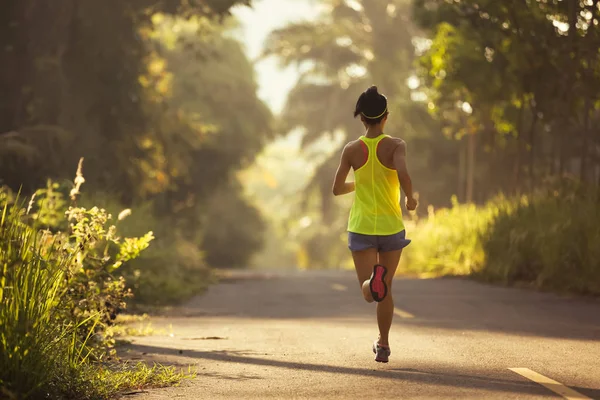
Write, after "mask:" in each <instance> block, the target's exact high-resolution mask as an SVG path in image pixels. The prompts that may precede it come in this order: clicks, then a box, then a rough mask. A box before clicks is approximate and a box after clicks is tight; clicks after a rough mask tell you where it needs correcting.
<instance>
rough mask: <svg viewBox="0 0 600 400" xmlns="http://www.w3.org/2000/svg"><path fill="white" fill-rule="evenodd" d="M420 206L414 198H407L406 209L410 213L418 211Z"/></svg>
mask: <svg viewBox="0 0 600 400" xmlns="http://www.w3.org/2000/svg"><path fill="white" fill-rule="evenodd" d="M418 205H419V202H418V201H417V200H416V199H415V198H414V197H407V198H406V209H407V210H408V211H415V210H416V209H417V206H418Z"/></svg>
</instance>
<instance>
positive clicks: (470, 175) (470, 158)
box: [466, 132, 475, 203]
mask: <svg viewBox="0 0 600 400" xmlns="http://www.w3.org/2000/svg"><path fill="white" fill-rule="evenodd" d="M467 136H468V144H467V193H466V201H467V203H472V202H473V187H474V184H475V132H469V134H468V135H467Z"/></svg>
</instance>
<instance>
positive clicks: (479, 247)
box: [402, 198, 511, 276]
mask: <svg viewBox="0 0 600 400" xmlns="http://www.w3.org/2000/svg"><path fill="white" fill-rule="evenodd" d="M452 203H453V205H452V207H451V208H442V209H440V210H437V211H435V212H434V210H433V207H430V209H429V216H428V218H427V219H425V220H421V221H418V222H417V223H416V224H415V225H414V228H413V229H411V228H410V225H409V229H407V231H408V237H409V238H410V239H411V240H412V243H411V244H410V246H409V247H408V248H407V250H406V251H405V252H404V254H403V256H402V257H403V258H402V270H404V271H408V272H411V273H417V274H419V275H423V276H438V275H469V274H471V273H474V272H477V271H479V270H480V269H481V268H482V266H483V265H484V263H485V261H486V254H485V252H484V249H483V242H482V239H481V238H482V236H483V235H484V234H485V233H486V232H487V231H488V229H490V226H491V225H492V223H493V221H494V218H495V217H496V215H498V213H499V212H500V211H501V210H504V209H507V208H509V207H510V206H511V203H510V202H508V201H506V200H504V199H499V200H496V201H493V202H490V203H488V204H487V205H486V206H484V207H478V206H476V205H473V204H472V205H462V204H459V203H458V202H457V200H456V198H453V199H452Z"/></svg>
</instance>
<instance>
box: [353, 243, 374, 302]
mask: <svg viewBox="0 0 600 400" xmlns="http://www.w3.org/2000/svg"><path fill="white" fill-rule="evenodd" d="M352 258H353V259H354V267H355V268H356V275H357V277H358V283H359V284H360V287H361V290H362V294H363V297H364V298H365V300H366V301H367V302H369V303H372V302H373V296H372V295H371V290H369V282H368V281H369V278H370V277H371V273H372V272H373V267H374V266H375V264H377V250H376V249H374V248H371V249H366V250H362V251H353V252H352ZM365 283H366V285H365Z"/></svg>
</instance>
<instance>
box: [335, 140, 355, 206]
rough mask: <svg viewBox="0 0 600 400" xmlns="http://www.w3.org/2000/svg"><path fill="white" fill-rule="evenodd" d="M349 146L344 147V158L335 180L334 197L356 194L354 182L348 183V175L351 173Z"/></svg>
mask: <svg viewBox="0 0 600 400" xmlns="http://www.w3.org/2000/svg"><path fill="white" fill-rule="evenodd" d="M348 152H349V151H348V145H346V147H344V150H343V151H342V158H341V160H340V165H339V166H338V169H337V172H336V173H335V180H334V181H333V195H334V196H341V195H343V194H348V193H352V192H354V182H346V178H347V177H348V173H349V172H350V168H352V166H351V165H350V160H349V159H348Z"/></svg>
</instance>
